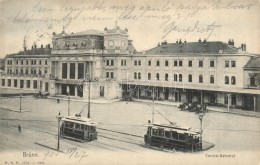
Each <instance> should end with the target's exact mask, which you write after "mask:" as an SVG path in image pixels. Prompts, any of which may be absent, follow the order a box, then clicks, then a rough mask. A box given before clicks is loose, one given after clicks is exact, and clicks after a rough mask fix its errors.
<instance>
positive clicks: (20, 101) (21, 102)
mask: <svg viewBox="0 0 260 165" xmlns="http://www.w3.org/2000/svg"><path fill="white" fill-rule="evenodd" d="M21 112H22V94H20V113H21Z"/></svg>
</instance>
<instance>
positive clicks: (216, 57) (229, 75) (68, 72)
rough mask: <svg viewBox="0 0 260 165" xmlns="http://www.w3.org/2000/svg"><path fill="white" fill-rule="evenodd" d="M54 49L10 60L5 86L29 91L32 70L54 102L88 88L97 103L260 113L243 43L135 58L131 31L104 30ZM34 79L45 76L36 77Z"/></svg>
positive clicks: (62, 37)
mask: <svg viewBox="0 0 260 165" xmlns="http://www.w3.org/2000/svg"><path fill="white" fill-rule="evenodd" d="M52 45H53V47H52V49H50V47H48V48H49V49H48V51H47V50H46V51H43V49H42V51H38V49H35V50H33V49H34V47H33V48H32V50H31V52H28V51H23V52H20V53H18V54H14V55H7V56H6V58H5V72H6V73H5V75H2V76H1V83H2V84H1V85H2V86H5V87H19V88H22V87H24V86H28V85H27V84H26V85H23V86H21V85H20V84H21V80H20V79H21V77H22V78H25V79H26V76H25V75H28V74H25V73H27V72H26V69H28V72H30V71H31V70H32V72H30V74H29V75H28V76H29V77H30V78H29V77H28V79H30V80H32V81H33V82H30V84H34V82H35V80H37V83H39V84H38V85H37V90H44V91H48V92H49V93H50V95H51V96H70V97H78V98H82V99H86V98H87V97H88V93H89V92H88V90H89V86H90V97H91V98H93V99H98V98H108V99H113V98H121V97H125V96H127V95H130V96H132V97H135V98H137V99H154V100H168V101H174V102H198V103H208V104H210V105H216V106H225V107H230V108H237V109H244V110H251V111H260V88H259V85H260V79H259V74H260V69H259V66H260V65H259V57H258V56H257V55H253V54H249V53H247V51H246V45H245V44H242V45H241V47H239V48H237V47H235V46H234V41H233V40H229V41H228V43H225V42H220V41H206V40H203V41H202V40H200V39H199V40H198V41H197V42H187V41H181V40H178V41H176V42H175V43H167V41H164V42H162V43H159V44H158V45H156V46H155V47H154V48H152V49H149V50H147V51H144V52H137V51H136V50H135V48H134V46H133V44H132V40H130V39H129V36H128V29H121V28H120V27H119V26H115V27H114V28H112V29H108V28H104V30H103V31H97V30H86V31H83V32H78V33H71V34H67V33H66V32H65V31H62V32H61V33H59V34H56V33H53V38H52ZM40 49H41V48H40ZM36 50H37V51H36ZM26 52H27V54H26ZM35 52H37V53H38V55H36V54H37V53H35ZM17 59H18V64H17V62H16V60H17ZM26 59H28V60H31V61H34V60H36V63H37V62H38V63H39V61H41V60H42V61H44V60H46V61H47V65H45V63H44V62H43V63H41V65H43V66H41V65H39V66H38V65H37V67H36V66H35V65H34V62H32V63H31V64H30V62H29V63H28V66H27V65H26V64H25V66H24V64H21V62H20V63H19V60H20V61H21V60H25V61H26ZM11 61H12V62H11ZM21 69H22V70H23V71H21ZM10 70H11V71H10ZM17 70H18V71H17ZM34 70H36V71H35V72H34ZM42 70H44V74H42ZM46 70H47V71H46ZM16 71H17V72H16ZM14 73H15V74H14ZM34 73H36V74H35V75H37V74H39V73H41V74H40V75H41V76H39V75H37V76H35V77H33V75H34ZM43 75H44V76H43ZM19 77H20V79H19ZM10 79H11V85H10V83H9V82H10ZM15 79H19V81H18V82H20V84H19V85H18V84H17V85H15V86H14V85H12V84H16V83H15V82H14V81H15ZM34 79H35V80H34ZM26 80H27V79H26ZM26 82H27V81H26ZM28 82H29V81H28ZM3 83H4V84H3ZM6 84H7V85H6ZM41 84H42V85H41ZM43 84H45V85H43ZM46 84H48V85H46ZM32 86H33V87H31V85H30V88H34V85H32ZM34 89H36V88H34Z"/></svg>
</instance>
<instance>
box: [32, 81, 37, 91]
mask: <svg viewBox="0 0 260 165" xmlns="http://www.w3.org/2000/svg"><path fill="white" fill-rule="evenodd" d="M33 88H34V89H37V80H33Z"/></svg>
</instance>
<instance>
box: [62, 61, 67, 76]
mask: <svg viewBox="0 0 260 165" xmlns="http://www.w3.org/2000/svg"><path fill="white" fill-rule="evenodd" d="M67 70H68V65H67V63H62V78H64V79H66V78H67Z"/></svg>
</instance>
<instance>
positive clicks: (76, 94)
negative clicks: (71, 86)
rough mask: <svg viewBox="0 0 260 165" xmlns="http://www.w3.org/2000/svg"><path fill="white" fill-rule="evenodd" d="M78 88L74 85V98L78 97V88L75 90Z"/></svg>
mask: <svg viewBox="0 0 260 165" xmlns="http://www.w3.org/2000/svg"><path fill="white" fill-rule="evenodd" d="M77 87H78V86H77V85H75V96H78V88H77Z"/></svg>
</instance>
